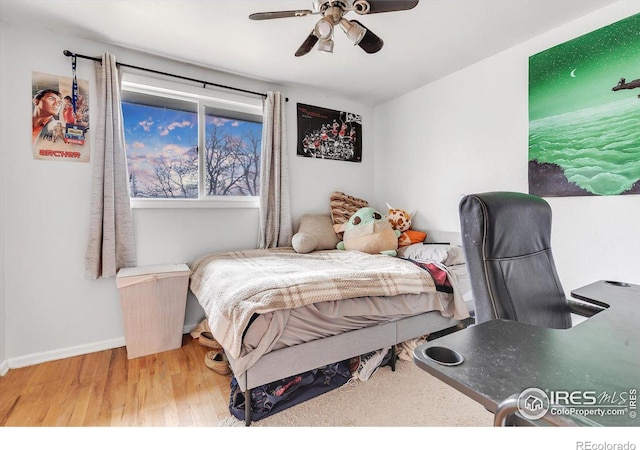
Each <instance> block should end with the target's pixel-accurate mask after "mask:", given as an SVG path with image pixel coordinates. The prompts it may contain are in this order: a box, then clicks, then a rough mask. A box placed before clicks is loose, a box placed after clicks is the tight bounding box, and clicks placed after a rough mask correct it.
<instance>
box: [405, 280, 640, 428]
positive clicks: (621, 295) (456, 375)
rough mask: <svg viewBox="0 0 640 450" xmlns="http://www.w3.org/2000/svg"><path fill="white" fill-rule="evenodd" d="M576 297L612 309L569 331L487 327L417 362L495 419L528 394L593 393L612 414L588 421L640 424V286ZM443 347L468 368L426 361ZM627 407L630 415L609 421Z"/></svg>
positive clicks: (507, 324)
mask: <svg viewBox="0 0 640 450" xmlns="http://www.w3.org/2000/svg"><path fill="white" fill-rule="evenodd" d="M572 296H574V297H575V298H579V299H592V300H596V301H598V302H599V303H602V304H606V305H608V308H606V309H605V310H603V311H601V312H600V313H598V314H596V315H595V316H593V317H590V318H589V319H587V320H585V321H584V322H582V323H580V324H578V325H576V326H575V327H573V328H570V329H568V330H556V329H548V328H541V327H536V326H532V325H527V324H523V323H518V322H512V321H505V320H493V321H489V322H484V323H482V324H479V325H474V326H471V327H469V328H467V329H464V330H460V331H457V332H455V333H452V334H450V335H447V336H444V337H442V338H439V339H436V340H434V341H431V342H428V343H426V344H424V345H421V346H419V347H418V348H416V350H415V352H414V361H415V363H416V364H417V365H418V366H419V367H421V368H422V369H424V370H425V371H427V372H429V373H430V374H432V375H434V376H435V377H437V378H439V379H441V380H443V381H444V382H446V383H448V384H449V385H451V386H453V387H454V388H456V389H457V390H459V391H461V392H463V393H464V394H466V395H467V396H469V397H470V398H472V399H474V400H476V401H477V402H479V403H481V404H482V405H483V406H484V407H485V408H487V409H488V410H490V411H492V412H495V411H496V408H497V406H498V405H499V404H500V403H501V402H502V401H503V400H504V399H506V398H507V397H509V396H511V395H513V394H520V393H521V392H523V391H524V390H526V389H528V388H538V389H541V390H543V391H545V392H550V391H554V392H559V391H563V392H566V391H568V392H577V391H580V392H585V391H589V392H595V393H596V394H595V395H597V396H598V397H597V398H598V405H605V404H606V405H605V406H607V407H606V408H604V409H607V410H608V411H607V412H605V415H603V416H601V417H594V416H593V415H588V416H587V417H588V418H589V419H591V420H595V421H596V422H598V423H599V424H602V425H612V426H614V425H615V426H621V425H636V426H637V425H640V419H638V417H637V410H638V409H639V408H638V407H637V406H635V405H637V403H635V405H634V404H633V403H632V402H631V400H630V396H633V395H634V393H635V395H637V392H638V391H639V390H640V286H638V285H626V286H622V285H614V284H611V283H609V282H605V281H599V282H596V283H592V284H590V285H588V286H585V287H583V288H580V289H577V290H575V291H573V292H572ZM438 346H440V347H446V348H449V349H452V350H455V351H457V352H458V353H460V354H461V355H462V356H463V357H464V361H463V362H462V363H461V364H460V365H457V366H445V365H441V364H438V363H437V362H435V361H433V360H431V359H430V358H428V357H427V356H426V355H425V353H424V352H425V351H426V350H427V349H428V348H430V347H438ZM621 396H622V397H621ZM606 397H608V398H606ZM605 400H606V402H605ZM614 402H615V403H616V405H615V408H614V405H612V404H613V403H614ZM585 403H588V402H587V401H585ZM585 407H586V406H585ZM623 407H626V413H625V414H623V415H608V414H613V413H612V412H611V411H610V410H612V409H618V410H620V409H623Z"/></svg>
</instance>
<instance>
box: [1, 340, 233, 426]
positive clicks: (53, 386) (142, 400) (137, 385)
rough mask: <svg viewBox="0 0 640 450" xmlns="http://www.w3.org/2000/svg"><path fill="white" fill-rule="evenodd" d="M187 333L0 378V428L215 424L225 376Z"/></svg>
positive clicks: (224, 404)
mask: <svg viewBox="0 0 640 450" xmlns="http://www.w3.org/2000/svg"><path fill="white" fill-rule="evenodd" d="M207 350H209V349H207V348H205V347H201V346H200V345H199V344H198V341H197V340H195V339H192V338H191V336H190V335H189V334H186V335H184V337H183V340H182V347H181V348H179V349H176V350H172V351H168V352H163V353H158V354H155V355H150V356H145V357H141V358H136V359H132V360H128V359H127V352H126V349H125V348H124V347H121V348H116V349H113V350H105V351H101V352H96V353H91V354H87V355H82V356H76V357H73V358H67V359H63V360H59V361H52V362H47V363H43V364H38V365H35V366H30V367H24V368H20V369H12V370H10V371H9V373H7V375H5V376H4V377H0V425H1V426H3V427H22V426H29V427H40V426H42V427H50V426H51V427H68V426H73V427H103V426H119V427H138V426H145V427H152V426H160V427H173V426H217V424H218V421H219V420H221V419H223V418H225V417H228V416H229V409H228V404H229V391H230V389H229V382H230V380H231V378H230V376H223V375H219V374H217V373H215V372H213V371H212V370H210V369H209V368H207V366H205V364H204V355H205V353H206V352H207Z"/></svg>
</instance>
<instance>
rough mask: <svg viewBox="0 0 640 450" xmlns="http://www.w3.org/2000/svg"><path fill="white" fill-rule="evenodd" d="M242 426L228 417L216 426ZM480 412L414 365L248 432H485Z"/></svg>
mask: <svg viewBox="0 0 640 450" xmlns="http://www.w3.org/2000/svg"><path fill="white" fill-rule="evenodd" d="M218 425H219V426H222V427H234V426H244V422H242V421H239V420H237V419H236V418H235V417H233V416H231V415H230V416H229V417H228V418H226V419H223V420H221V421H220V423H219V424H218ZM492 425H493V415H492V414H491V413H490V412H488V411H487V410H486V409H485V408H484V407H482V406H481V405H480V404H478V403H476V402H475V401H473V400H471V399H469V398H468V397H466V396H465V395H463V394H461V393H459V392H458V391H456V390H455V389H453V388H451V387H449V386H448V385H447V384H445V383H444V382H442V381H440V380H438V379H437V378H435V377H433V376H432V375H429V374H428V373H427V372H425V371H423V370H422V369H420V368H419V367H418V366H416V365H415V364H414V363H413V362H410V361H402V360H400V361H398V362H397V364H396V370H395V372H392V371H391V369H390V368H389V367H381V368H379V369H378V370H377V371H376V372H375V373H374V374H373V376H371V378H369V379H368V380H367V381H358V382H357V383H348V384H346V385H344V386H342V387H340V388H338V389H335V390H333V391H330V392H327V393H326V394H322V395H320V396H318V397H316V398H313V399H311V400H309V401H307V402H304V403H301V404H299V405H295V406H292V407H291V408H289V409H286V410H284V411H282V412H280V413H277V414H274V415H273V416H270V417H266V418H264V419H262V420H259V421H257V422H253V423H252V425H251V426H252V427H490V426H492Z"/></svg>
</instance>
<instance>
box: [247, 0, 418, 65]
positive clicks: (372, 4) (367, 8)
mask: <svg viewBox="0 0 640 450" xmlns="http://www.w3.org/2000/svg"><path fill="white" fill-rule="evenodd" d="M417 4H418V0H406V1H405V0H315V1H314V2H313V9H298V10H290V11H270V12H259V13H254V14H251V15H250V16H249V19H251V20H266V19H281V18H286V17H304V16H309V15H315V14H319V15H321V16H322V18H320V20H318V22H317V23H316V25H315V26H314V27H313V30H311V33H310V34H309V36H307V39H305V41H304V42H303V43H302V45H301V46H300V48H298V50H297V51H296V56H303V55H306V54H307V53H309V52H310V51H311V49H312V48H313V47H314V46H315V45H316V43H317V44H318V50H320V51H322V52H327V53H332V52H333V30H334V27H335V26H336V25H337V26H339V27H340V28H342V30H343V31H344V32H345V34H346V35H347V37H348V38H349V39H350V40H351V41H352V42H353V44H354V45H357V46H359V47H360V48H361V49H362V50H364V51H365V52H367V53H376V52H378V51H380V49H382V46H383V45H384V42H383V41H382V39H380V38H379V37H378V36H376V35H375V34H374V33H373V32H372V31H371V30H369V29H368V28H367V27H365V26H364V25H362V24H361V23H360V22H358V21H357V20H347V19H345V18H344V16H345V15H346V14H347V13H349V12H351V11H354V12H355V13H356V14H359V15H367V14H378V13H385V12H392V11H405V10H408V9H412V8H413V7H415V6H416V5H417Z"/></svg>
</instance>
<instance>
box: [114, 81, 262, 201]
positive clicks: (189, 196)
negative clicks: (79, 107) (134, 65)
mask: <svg viewBox="0 0 640 450" xmlns="http://www.w3.org/2000/svg"><path fill="white" fill-rule="evenodd" d="M132 79H133V77H129V78H128V79H127V78H125V80H123V86H122V113H123V118H124V128H125V145H126V152H127V164H128V169H129V187H130V195H131V198H132V206H133V207H175V206H190V207H193V206H196V207H197V206H223V207H228V206H236V205H237V206H257V205H258V198H259V195H260V153H261V148H262V101H261V99H251V98H249V99H248V98H245V97H240V96H235V95H230V94H222V93H219V92H215V91H212V90H209V89H198V88H195V89H194V88H188V87H185V86H182V85H180V86H176V85H174V84H172V83H165V82H163V83H162V85H158V82H157V80H154V82H152V83H153V84H152V83H150V82H149V81H146V80H144V81H146V84H145V82H144V81H143V82H140V81H139V79H137V78H136V79H133V80H134V81H132ZM167 86H169V87H167ZM214 95H215V96H214ZM199 149H203V150H204V151H199Z"/></svg>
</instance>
